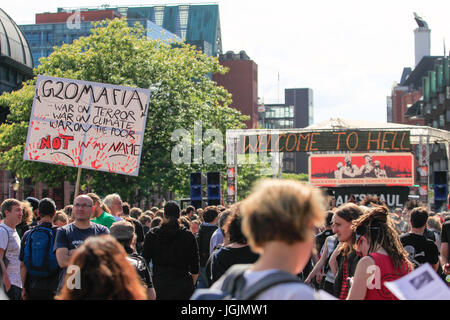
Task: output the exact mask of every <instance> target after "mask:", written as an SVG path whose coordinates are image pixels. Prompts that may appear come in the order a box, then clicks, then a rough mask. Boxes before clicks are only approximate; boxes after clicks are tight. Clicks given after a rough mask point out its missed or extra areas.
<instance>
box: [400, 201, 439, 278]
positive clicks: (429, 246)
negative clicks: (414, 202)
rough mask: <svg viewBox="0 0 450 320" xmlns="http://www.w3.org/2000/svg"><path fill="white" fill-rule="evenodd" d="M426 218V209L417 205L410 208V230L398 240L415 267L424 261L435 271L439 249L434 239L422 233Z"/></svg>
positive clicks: (437, 266) (437, 264)
mask: <svg viewBox="0 0 450 320" xmlns="http://www.w3.org/2000/svg"><path fill="white" fill-rule="evenodd" d="M427 220H428V210H427V209H426V208H424V207H418V208H414V209H413V210H411V231H410V232H409V233H408V234H404V235H402V236H401V237H400V240H401V243H402V245H403V247H404V248H405V250H406V251H407V252H408V254H409V256H408V258H409V260H410V261H411V262H412V263H413V264H414V266H415V268H418V267H419V266H421V265H422V264H424V263H429V264H431V266H432V267H433V269H434V270H435V271H437V270H438V268H439V249H438V247H437V246H436V244H435V242H434V241H432V240H430V239H428V238H427V237H425V235H424V230H425V227H426V225H427Z"/></svg>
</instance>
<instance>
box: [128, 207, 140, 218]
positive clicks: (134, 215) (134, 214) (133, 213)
mask: <svg viewBox="0 0 450 320" xmlns="http://www.w3.org/2000/svg"><path fill="white" fill-rule="evenodd" d="M141 215H142V210H141V209H140V208H136V207H133V208H131V209H130V217H132V218H133V219H136V220H139V217H140V216H141Z"/></svg>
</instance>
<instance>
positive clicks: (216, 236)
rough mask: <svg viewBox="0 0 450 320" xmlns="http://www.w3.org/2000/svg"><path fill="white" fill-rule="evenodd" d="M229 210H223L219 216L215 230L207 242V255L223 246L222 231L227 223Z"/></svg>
mask: <svg viewBox="0 0 450 320" xmlns="http://www.w3.org/2000/svg"><path fill="white" fill-rule="evenodd" d="M230 213H231V210H229V209H228V210H224V211H222V212H221V213H220V214H219V220H218V222H217V226H218V228H217V230H216V231H214V233H213V234H212V236H211V240H210V241H209V254H210V255H211V254H212V252H213V251H214V249H216V248H217V247H218V246H220V245H222V244H223V241H224V234H225V232H224V229H223V226H224V225H225V223H226V222H227V219H228V216H229V215H230Z"/></svg>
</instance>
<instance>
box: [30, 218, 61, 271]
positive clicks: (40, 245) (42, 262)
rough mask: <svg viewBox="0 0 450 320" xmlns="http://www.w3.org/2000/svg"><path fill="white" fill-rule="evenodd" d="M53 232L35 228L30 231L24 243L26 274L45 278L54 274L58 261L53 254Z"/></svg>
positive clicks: (47, 229) (38, 227)
mask: <svg viewBox="0 0 450 320" xmlns="http://www.w3.org/2000/svg"><path fill="white" fill-rule="evenodd" d="M54 239H55V238H54V235H53V230H52V229H49V228H45V227H40V226H37V227H35V228H34V229H32V230H31V231H30V233H29V234H28V236H27V239H26V241H25V248H24V259H23V263H24V264H25V266H26V267H27V273H28V274H30V275H32V276H35V277H41V278H46V277H49V276H52V275H55V274H56V271H58V268H59V266H58V261H57V260H56V254H55V253H54V252H53V242H54Z"/></svg>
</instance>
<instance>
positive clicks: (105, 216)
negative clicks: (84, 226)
mask: <svg viewBox="0 0 450 320" xmlns="http://www.w3.org/2000/svg"><path fill="white" fill-rule="evenodd" d="M87 196H88V197H89V198H91V199H92V201H93V202H94V208H93V212H92V216H91V221H92V222H94V223H98V224H100V225H102V226H105V227H107V228H108V229H109V228H110V227H111V225H112V224H113V223H114V222H116V219H115V217H114V216H113V215H112V214H110V213H109V208H108V207H107V206H106V205H105V204H104V203H103V202H102V200H101V199H100V197H99V196H98V195H96V194H95V193H88V194H87Z"/></svg>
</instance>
